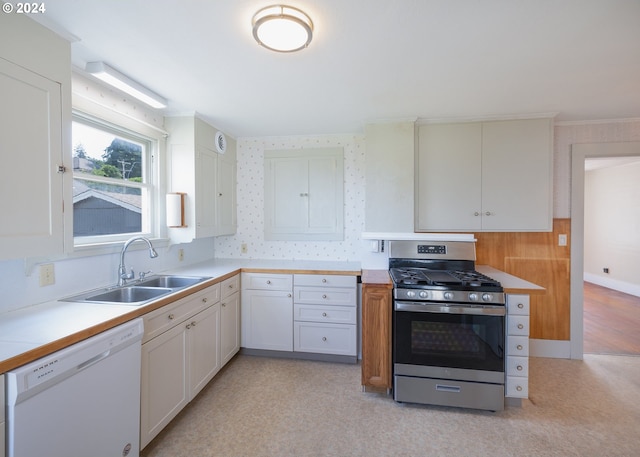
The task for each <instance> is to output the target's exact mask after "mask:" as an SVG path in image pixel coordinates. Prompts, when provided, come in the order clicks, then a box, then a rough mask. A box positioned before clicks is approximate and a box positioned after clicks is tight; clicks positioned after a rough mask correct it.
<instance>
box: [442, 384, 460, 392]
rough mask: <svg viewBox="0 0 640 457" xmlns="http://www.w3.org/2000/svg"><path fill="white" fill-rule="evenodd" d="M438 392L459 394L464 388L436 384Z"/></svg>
mask: <svg viewBox="0 0 640 457" xmlns="http://www.w3.org/2000/svg"><path fill="white" fill-rule="evenodd" d="M436 390H439V391H441V392H453V393H459V392H461V391H462V388H461V387H460V386H448V385H446V384H436Z"/></svg>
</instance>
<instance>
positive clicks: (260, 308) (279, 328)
mask: <svg viewBox="0 0 640 457" xmlns="http://www.w3.org/2000/svg"><path fill="white" fill-rule="evenodd" d="M241 300H242V306H241V313H242V346H243V347H246V348H251V349H267V350H273V351H293V297H292V294H291V292H286V291H271V290H245V289H243V290H242V297H241Z"/></svg>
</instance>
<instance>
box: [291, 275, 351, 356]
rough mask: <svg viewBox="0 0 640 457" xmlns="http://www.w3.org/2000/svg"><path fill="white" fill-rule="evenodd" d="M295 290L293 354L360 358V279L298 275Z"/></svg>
mask: <svg viewBox="0 0 640 457" xmlns="http://www.w3.org/2000/svg"><path fill="white" fill-rule="evenodd" d="M293 290H294V305H293V306H294V332H293V333H294V339H293V350H294V351H298V352H310V353H317V354H334V355H345V356H356V355H357V353H358V352H357V351H358V348H357V341H358V334H357V322H358V311H357V310H358V306H357V301H358V300H357V281H356V277H355V276H346V275H304V274H296V275H294V276H293Z"/></svg>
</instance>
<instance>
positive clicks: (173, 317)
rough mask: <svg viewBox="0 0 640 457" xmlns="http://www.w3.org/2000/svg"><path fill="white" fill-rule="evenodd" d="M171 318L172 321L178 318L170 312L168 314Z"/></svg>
mask: <svg viewBox="0 0 640 457" xmlns="http://www.w3.org/2000/svg"><path fill="white" fill-rule="evenodd" d="M167 317H168V318H169V320H170V321H172V320H174V319H175V318H176V316H175V315H174V314H169V315H168V316H167Z"/></svg>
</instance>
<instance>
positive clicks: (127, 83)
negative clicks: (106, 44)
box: [85, 62, 167, 109]
mask: <svg viewBox="0 0 640 457" xmlns="http://www.w3.org/2000/svg"><path fill="white" fill-rule="evenodd" d="M85 70H86V71H87V72H88V73H91V74H92V75H93V76H95V77H96V78H98V79H100V80H102V81H104V82H106V83H107V84H109V85H110V86H113V87H115V88H116V89H119V90H121V91H122V92H125V93H127V94H129V95H131V96H132V97H135V98H137V99H138V100H140V101H142V102H144V103H146V104H147V105H149V106H151V107H153V108H156V109H161V108H166V107H167V100H166V99H164V98H162V97H161V96H159V95H158V94H156V93H154V92H151V91H150V90H149V89H147V88H146V87H144V86H143V85H142V84H139V83H137V82H135V81H134V80H132V79H131V78H129V77H127V76H125V75H123V74H122V73H120V72H119V71H118V70H115V69H113V68H111V67H110V66H109V65H107V64H106V63H104V62H89V63H87V65H86V67H85Z"/></svg>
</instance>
